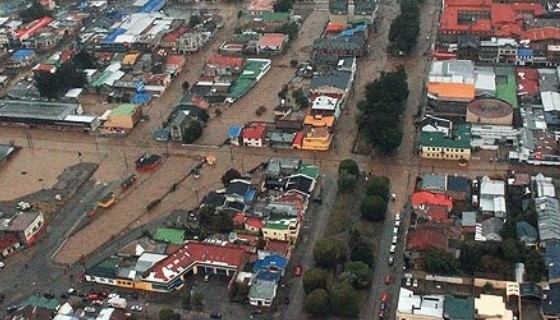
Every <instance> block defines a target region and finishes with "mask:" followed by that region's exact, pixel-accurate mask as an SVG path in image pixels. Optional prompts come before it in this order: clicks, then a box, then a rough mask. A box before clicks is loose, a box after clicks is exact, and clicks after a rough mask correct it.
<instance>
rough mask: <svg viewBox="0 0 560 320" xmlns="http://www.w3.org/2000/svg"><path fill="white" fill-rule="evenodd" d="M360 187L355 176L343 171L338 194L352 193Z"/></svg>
mask: <svg viewBox="0 0 560 320" xmlns="http://www.w3.org/2000/svg"><path fill="white" fill-rule="evenodd" d="M357 186H358V179H357V178H356V176H355V175H353V174H351V173H349V172H348V171H346V170H343V171H342V172H341V173H340V174H339V175H338V193H345V194H348V193H352V192H354V191H355V190H356V187H357Z"/></svg>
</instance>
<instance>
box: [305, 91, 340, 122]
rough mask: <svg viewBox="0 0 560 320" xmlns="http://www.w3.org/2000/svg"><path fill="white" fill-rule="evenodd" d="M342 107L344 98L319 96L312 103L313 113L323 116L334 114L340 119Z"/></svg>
mask: <svg viewBox="0 0 560 320" xmlns="http://www.w3.org/2000/svg"><path fill="white" fill-rule="evenodd" d="M342 108H343V106H342V99H338V98H331V97H329V96H318V97H316V98H315V99H314V100H313V103H312V104H311V114H312V115H314V116H317V115H320V116H322V117H328V116H334V117H335V119H338V117H340V114H341V113H342Z"/></svg>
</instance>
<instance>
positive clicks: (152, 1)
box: [140, 0, 167, 13]
mask: <svg viewBox="0 0 560 320" xmlns="http://www.w3.org/2000/svg"><path fill="white" fill-rule="evenodd" d="M166 1H167V0H149V1H148V2H146V4H144V5H143V6H142V8H141V9H140V12H142V13H151V12H154V11H158V10H159V9H161V8H163V7H164V6H165V3H166Z"/></svg>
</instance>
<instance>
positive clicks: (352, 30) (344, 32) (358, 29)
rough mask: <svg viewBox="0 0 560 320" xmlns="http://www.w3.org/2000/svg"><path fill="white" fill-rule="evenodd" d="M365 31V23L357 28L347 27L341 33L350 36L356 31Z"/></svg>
mask: <svg viewBox="0 0 560 320" xmlns="http://www.w3.org/2000/svg"><path fill="white" fill-rule="evenodd" d="M364 31H366V25H365V24H359V25H357V26H356V27H355V28H352V29H347V30H344V31H342V32H341V33H340V35H341V36H343V37H349V36H352V35H354V33H356V32H364Z"/></svg>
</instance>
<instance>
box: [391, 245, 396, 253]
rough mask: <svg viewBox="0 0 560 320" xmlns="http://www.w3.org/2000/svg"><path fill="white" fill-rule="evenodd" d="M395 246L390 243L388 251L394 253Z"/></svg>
mask: <svg viewBox="0 0 560 320" xmlns="http://www.w3.org/2000/svg"><path fill="white" fill-rule="evenodd" d="M396 248H397V246H395V245H394V244H392V245H391V248H390V249H389V252H391V253H395V249H396Z"/></svg>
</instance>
